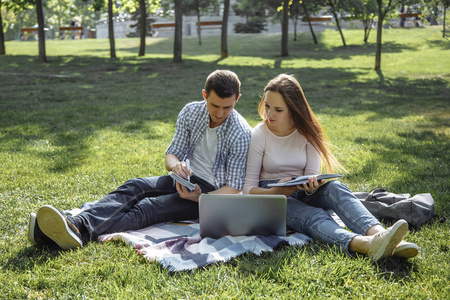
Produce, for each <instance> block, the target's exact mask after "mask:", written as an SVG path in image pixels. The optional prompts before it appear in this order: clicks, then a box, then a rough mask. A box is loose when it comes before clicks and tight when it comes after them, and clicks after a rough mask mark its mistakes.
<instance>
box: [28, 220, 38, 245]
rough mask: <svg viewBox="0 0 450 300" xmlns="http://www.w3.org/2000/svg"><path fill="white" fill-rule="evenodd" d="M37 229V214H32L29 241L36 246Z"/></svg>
mask: <svg viewBox="0 0 450 300" xmlns="http://www.w3.org/2000/svg"><path fill="white" fill-rule="evenodd" d="M35 227H36V214H35V213H30V220H29V222H28V240H29V241H30V242H31V243H32V244H33V245H36V244H37V242H36V240H35V239H34V228H35Z"/></svg>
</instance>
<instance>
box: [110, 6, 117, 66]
mask: <svg viewBox="0 0 450 300" xmlns="http://www.w3.org/2000/svg"><path fill="white" fill-rule="evenodd" d="M108 36H109V53H110V56H111V58H115V57H116V46H115V41H114V23H113V2H112V0H108Z"/></svg>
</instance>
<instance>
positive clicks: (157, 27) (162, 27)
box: [152, 21, 222, 36]
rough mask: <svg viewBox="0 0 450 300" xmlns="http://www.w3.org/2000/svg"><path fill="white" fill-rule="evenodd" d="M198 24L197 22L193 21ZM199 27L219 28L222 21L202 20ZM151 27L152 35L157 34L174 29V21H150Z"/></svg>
mask: <svg viewBox="0 0 450 300" xmlns="http://www.w3.org/2000/svg"><path fill="white" fill-rule="evenodd" d="M195 25H198V22H196V23H195ZM200 28H201V29H221V28H222V21H203V22H200ZM152 29H153V30H154V31H155V34H154V36H158V32H163V31H173V30H175V23H152Z"/></svg>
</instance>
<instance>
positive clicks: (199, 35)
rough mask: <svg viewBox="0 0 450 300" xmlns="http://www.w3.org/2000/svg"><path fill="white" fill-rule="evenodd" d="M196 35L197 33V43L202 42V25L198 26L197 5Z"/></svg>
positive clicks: (198, 11) (198, 9)
mask: <svg viewBox="0 0 450 300" xmlns="http://www.w3.org/2000/svg"><path fill="white" fill-rule="evenodd" d="M197 35H198V44H199V45H201V44H202V27H201V26H200V8H199V7H197Z"/></svg>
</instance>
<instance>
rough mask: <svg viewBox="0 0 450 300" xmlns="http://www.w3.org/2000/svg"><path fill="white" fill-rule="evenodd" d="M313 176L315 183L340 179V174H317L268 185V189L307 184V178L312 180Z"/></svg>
mask: <svg viewBox="0 0 450 300" xmlns="http://www.w3.org/2000/svg"><path fill="white" fill-rule="evenodd" d="M313 176H316V178H317V181H321V180H322V179H330V178H338V177H342V175H340V174H318V175H304V176H299V177H297V178H294V179H292V180H289V181H286V182H281V183H269V184H268V185H267V186H268V187H273V186H293V185H301V184H303V183H308V178H312V177H313Z"/></svg>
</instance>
